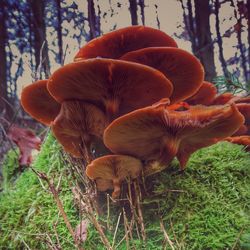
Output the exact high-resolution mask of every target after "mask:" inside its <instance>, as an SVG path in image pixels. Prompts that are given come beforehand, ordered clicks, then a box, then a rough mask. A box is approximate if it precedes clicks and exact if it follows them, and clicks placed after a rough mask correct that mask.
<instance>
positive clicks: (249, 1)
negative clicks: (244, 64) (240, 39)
mask: <svg viewBox="0 0 250 250" xmlns="http://www.w3.org/2000/svg"><path fill="white" fill-rule="evenodd" d="M247 24H248V33H247V39H248V79H250V0H247ZM248 87H249V88H250V80H249V82H248Z"/></svg>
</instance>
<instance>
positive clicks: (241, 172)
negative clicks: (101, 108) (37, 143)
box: [0, 135, 250, 250]
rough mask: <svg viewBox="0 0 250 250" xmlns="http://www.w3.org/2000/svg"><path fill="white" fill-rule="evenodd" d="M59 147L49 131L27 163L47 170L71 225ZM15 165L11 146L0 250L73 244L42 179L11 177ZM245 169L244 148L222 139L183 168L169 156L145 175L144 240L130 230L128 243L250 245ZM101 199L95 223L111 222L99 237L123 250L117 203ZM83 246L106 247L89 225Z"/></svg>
mask: <svg viewBox="0 0 250 250" xmlns="http://www.w3.org/2000/svg"><path fill="white" fill-rule="evenodd" d="M60 150H61V149H60V146H58V144H57V143H56V141H55V140H54V138H53V137H52V136H51V135H49V136H48V138H47V139H46V141H45V143H44V145H43V147H42V150H41V152H40V154H39V156H38V157H37V159H36V160H35V162H34V164H33V168H35V169H36V170H39V171H43V172H44V173H46V174H47V175H48V176H49V178H51V179H53V181H54V183H56V184H57V183H58V181H59V182H60V199H61V201H62V203H63V206H64V210H65V212H66V214H67V216H68V218H69V221H70V223H71V224H72V226H73V227H74V228H75V227H76V226H77V225H79V223H80V221H81V220H82V219H83V218H80V217H79V211H78V209H77V206H76V203H75V201H74V197H73V195H72V191H71V190H72V185H73V181H72V175H71V173H70V171H69V168H68V167H67V166H66V165H65V161H64V160H63V155H62V154H61V153H60ZM17 166H18V164H17V157H16V154H15V153H14V152H13V151H12V152H10V153H9V154H8V156H7V157H6V158H5V163H4V169H3V176H4V182H3V183H2V189H3V191H2V192H1V193H0V204H1V206H0V234H1V238H0V248H1V249H21V248H27V249H29V248H30V249H48V246H49V244H50V245H51V244H52V245H53V244H54V246H58V245H60V246H61V247H62V249H74V247H73V245H74V243H73V240H72V237H71V235H70V233H69V232H68V230H67V227H66V226H65V223H64V222H63V219H62V217H61V216H59V212H58V210H57V207H56V205H55V202H54V201H53V197H52V195H51V193H50V192H49V191H48V189H47V188H46V183H44V182H42V181H41V180H40V179H39V178H37V176H36V175H35V174H34V173H33V172H32V171H31V169H26V170H25V171H24V172H23V173H22V174H18V175H14V174H13V173H14V172H15V168H16V167H17ZM249 168H250V157H249V153H247V152H245V151H244V150H243V148H242V147H241V146H238V145H232V144H230V143H226V142H223V143H218V144H216V145H213V146H211V147H209V148H205V149H202V150H199V151H198V152H196V153H195V154H194V155H193V156H192V157H191V159H190V161H189V163H188V167H187V169H186V170H185V171H184V172H182V173H181V172H179V171H178V164H177V162H176V161H174V162H173V163H172V164H171V166H170V167H169V168H168V169H166V170H165V171H163V172H161V173H158V174H155V175H153V176H151V177H149V178H148V179H146V187H147V189H148V196H146V197H144V199H143V200H142V211H143V217H144V223H145V232H146V236H147V240H146V244H144V243H142V241H141V240H140V239H139V238H138V236H137V233H136V230H133V232H132V233H133V241H130V247H131V248H132V249H133V247H134V249H150V250H151V249H152V250H153V249H183V250H184V249H185V250H186V249H216V250H217V249H250V214H249V211H250V193H249V190H250V171H249V170H250V169H249ZM105 197H106V195H105V194H104V193H102V194H100V199H99V200H100V206H101V208H102V211H104V213H103V215H102V216H100V217H98V220H99V221H100V222H101V224H102V225H104V226H105V225H107V223H108V224H109V230H107V229H106V230H105V234H106V236H107V238H108V240H109V241H110V242H111V243H112V242H114V246H116V248H114V249H127V246H126V241H125V240H123V238H124V225H123V221H122V220H121V221H120V222H119V223H117V220H118V218H119V214H120V212H121V211H122V207H121V205H120V204H119V203H118V204H117V203H114V204H113V203H111V204H110V207H109V209H107V203H106V198H105ZM108 211H109V214H110V217H109V219H108V221H107V218H108V217H107V213H108ZM128 216H129V215H128ZM161 222H162V224H161ZM117 225H118V228H117ZM162 225H163V227H162ZM117 229H118V230H117ZM115 232H117V233H115ZM115 234H116V237H115V239H114V237H113V236H114V235H115ZM166 234H167V236H168V239H167V238H166ZM164 235H165V237H164ZM118 244H119V246H117V245H118ZM83 247H84V249H86V250H92V249H97V250H99V249H100V250H101V249H105V247H104V246H103V244H102V242H101V239H100V237H99V235H98V233H97V231H96V230H95V229H94V227H93V225H89V227H88V231H87V240H86V241H85V242H84V243H83Z"/></svg>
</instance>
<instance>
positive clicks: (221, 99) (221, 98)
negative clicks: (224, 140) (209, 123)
mask: <svg viewBox="0 0 250 250" xmlns="http://www.w3.org/2000/svg"><path fill="white" fill-rule="evenodd" d="M233 97H234V95H233V94H232V93H229V92H226V93H223V94H219V95H217V96H216V97H215V99H214V100H213V102H212V105H223V104H226V103H228V102H229V101H230V100H231V99H232V98H233Z"/></svg>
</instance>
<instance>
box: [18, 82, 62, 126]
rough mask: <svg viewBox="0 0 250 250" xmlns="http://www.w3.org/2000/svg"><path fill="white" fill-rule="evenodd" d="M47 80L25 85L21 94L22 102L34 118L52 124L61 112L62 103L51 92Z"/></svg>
mask: <svg viewBox="0 0 250 250" xmlns="http://www.w3.org/2000/svg"><path fill="white" fill-rule="evenodd" d="M47 82H48V80H40V81H37V82H34V83H32V84H30V85H28V86H27V87H25V88H24V89H23V90H22V94H21V104H22V107H23V108H24V110H25V111H26V112H27V113H28V114H29V115H30V116H32V117H33V118H34V119H36V120H37V121H39V122H41V123H43V124H45V125H50V123H51V122H52V121H53V120H54V119H55V118H56V116H57V115H58V113H59V112H60V106H61V105H60V103H58V102H56V100H55V99H54V98H53V97H52V96H51V95H50V94H49V91H48V90H47Z"/></svg>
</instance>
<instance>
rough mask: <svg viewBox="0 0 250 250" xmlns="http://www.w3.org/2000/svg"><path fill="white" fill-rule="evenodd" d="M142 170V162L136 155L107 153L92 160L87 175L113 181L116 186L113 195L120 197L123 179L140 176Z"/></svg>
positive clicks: (93, 178)
mask: <svg viewBox="0 0 250 250" xmlns="http://www.w3.org/2000/svg"><path fill="white" fill-rule="evenodd" d="M141 170H142V162H141V161H140V160H138V159H136V158H134V157H131V156H126V155H106V156H102V157H100V158H97V159H95V160H94V161H92V162H91V163H90V164H89V165H88V166H87V168H86V175H87V176H88V177H89V178H90V179H92V180H96V179H97V180H98V179H99V178H100V179H104V180H108V181H112V182H113V188H114V191H113V193H112V197H113V198H118V197H119V195H120V192H121V183H122V181H124V180H125V179H126V178H129V177H131V178H132V179H134V178H136V177H138V176H139V175H140V173H141ZM97 188H98V185H97ZM105 188H106V186H105ZM102 190H103V187H102Z"/></svg>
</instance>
